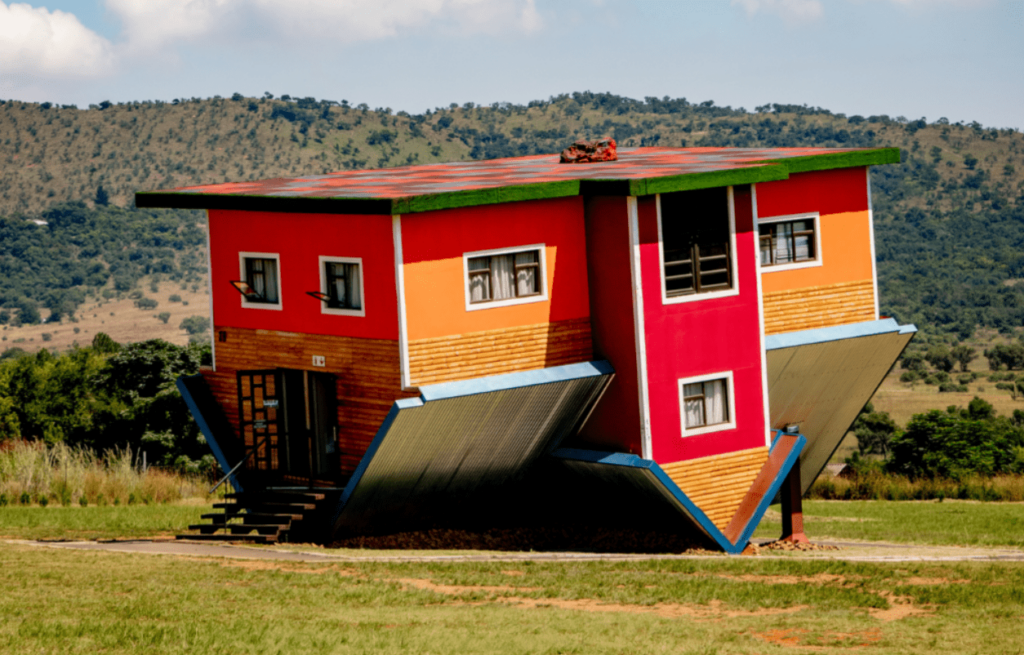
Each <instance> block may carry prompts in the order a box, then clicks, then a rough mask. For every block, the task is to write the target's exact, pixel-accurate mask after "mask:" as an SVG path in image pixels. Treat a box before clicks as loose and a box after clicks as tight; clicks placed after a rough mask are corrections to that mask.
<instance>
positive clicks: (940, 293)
mask: <svg viewBox="0 0 1024 655" xmlns="http://www.w3.org/2000/svg"><path fill="white" fill-rule="evenodd" d="M604 135H610V136H612V137H614V138H615V139H617V140H618V141H619V143H620V145H622V146H625V147H630V146H655V145H661V146H690V147H694V146H740V147H744V146H746V147H758V146H763V147H778V146H848V147H853V146H897V147H900V148H901V149H902V151H903V154H904V160H903V162H902V163H901V164H899V165H890V166H883V167H878V168H876V169H874V170H873V172H872V180H873V190H874V207H875V220H876V240H877V242H878V261H879V277H880V285H881V296H882V311H883V313H885V314H890V315H894V316H896V317H897V318H899V319H900V320H902V321H912V322H916V323H918V324H919V325H920V326H921V327H923V328H924V331H925V335H924V336H925V337H926V338H925V339H922V340H920V341H921V343H922V344H927V343H928V338H927V336H928V334H929V333H930V332H934V333H935V334H936V335H938V338H941V339H944V340H952V339H955V338H966V337H967V336H969V335H970V333H971V332H973V330H974V329H975V327H976V326H977V325H982V326H987V327H991V328H995V329H998V330H1002V331H1004V332H1010V331H1013V330H1015V329H1018V328H1019V327H1020V326H1021V325H1024V285H1021V284H1019V282H1020V280H1021V279H1024V158H1022V156H1024V135H1022V134H1021V133H1020V132H1017V131H1014V130H997V129H990V128H985V127H983V126H981V125H980V124H978V123H972V124H969V125H968V124H962V123H956V124H951V123H949V121H947V120H945V119H939V120H937V121H934V122H931V123H929V122H927V121H926V120H925V119H923V118H922V119H918V120H907V119H905V118H903V117H897V118H891V117H889V116H868V117H863V116H845V115H842V114H834V113H832V112H830V111H828V110H824V109H820V108H813V107H807V106H799V105H780V104H772V105H764V106H761V107H757V108H756V109H755V110H754V111H752V112H751V111H746V110H744V109H732V108H730V107H718V106H715V105H714V103H713V102H710V101H709V102H704V103H700V104H694V103H690V102H688V101H686V100H685V99H671V98H663V99H657V98H646V99H644V100H643V101H639V100H633V99H630V98H623V97H620V96H615V95H612V94H595V93H574V94H571V95H561V96H557V97H553V98H551V99H549V100H546V101H534V102H531V103H529V104H527V105H513V104H507V103H496V104H493V105H490V106H475V105H473V104H472V103H467V104H465V105H463V106H458V105H454V104H453V105H451V106H449V107H446V108H438V109H436V110H430V111H427V112H424V113H422V114H418V115H410V114H408V113H406V112H401V111H400V112H397V113H394V112H393V111H392V110H391V109H387V108H379V109H370V108H369V107H368V106H366V105H365V104H363V105H358V106H351V105H349V103H347V102H344V101H343V102H341V103H335V102H330V101H326V100H316V99H314V98H302V99H292V98H289V97H287V96H282V98H280V99H276V98H273V97H270V96H269V94H267V95H266V96H265V97H263V98H244V97H242V96H241V95H239V94H235V95H234V96H233V97H232V98H230V99H229V98H220V97H214V98H212V99H198V98H192V99H178V100H174V101H172V102H169V103H168V102H127V103H116V104H115V103H108V102H104V103H101V104H100V105H98V106H93V107H90V108H89V109H84V110H80V109H77V108H74V107H68V106H61V107H58V106H56V105H51V104H49V103H43V104H33V103H25V102H20V101H6V102H2V104H0V142H2V143H3V145H4V149H3V155H2V156H0V216H3V215H6V216H7V217H8V218H7V219H6V220H0V273H6V274H8V275H10V273H9V272H8V271H17V272H18V274H19V275H20V277H18V278H17V280H18V282H17V283H15V284H13V285H8V288H6V289H5V290H4V291H3V292H2V294H0V308H3V309H7V310H8V312H9V318H13V317H15V316H19V315H23V316H24V318H31V317H32V316H31V314H32V312H31V311H30V310H31V308H33V307H36V306H43V307H47V308H50V309H51V310H52V311H54V312H57V313H65V314H68V313H69V312H73V311H74V308H75V307H78V306H79V305H81V303H82V302H85V300H86V298H89V299H93V300H95V299H100V298H103V297H104V294H106V295H107V297H106V299H107V300H111V299H113V300H117V299H119V298H124V297H126V295H127V294H128V293H130V292H131V290H136V289H138V288H140V285H144V284H146V283H147V280H149V279H150V278H149V277H147V276H151V275H154V274H156V275H163V276H165V277H167V278H170V279H173V280H174V282H175V283H180V282H182V281H184V282H185V283H186V284H189V283H192V282H194V281H195V279H196V278H198V277H201V276H203V275H205V268H204V262H203V261H202V258H201V252H200V249H201V245H202V241H203V238H202V237H203V235H202V230H201V225H200V224H199V223H198V221H199V218H200V217H201V214H199V215H197V214H196V213H194V212H141V211H138V210H131V209H130V208H131V205H132V196H133V194H134V192H135V191H139V190H151V189H157V188H167V187H175V186H184V185H192V184H203V183H210V182H226V181H236V180H253V179H260V178H268V177H279V176H295V175H307V174H318V173H324V172H329V171H335V170H345V169H360V168H373V167H387V166H398V165H404V164H414V163H429V162H435V161H455V160H467V159H489V158H494V157H504V156H514V155H526V154H535V153H550V152H557V151H559V150H561V149H562V148H564V147H565V146H566V145H567V144H568V143H569V142H571V141H572V140H574V139H577V138H591V137H598V136H604ZM69 202H71V203H84V205H83V204H77V205H75V204H72V205H68V204H66V203H69ZM119 207H124V208H126V209H120V208H119ZM54 212H57V214H59V215H61V216H63V215H64V214H67V213H71V214H74V215H76V216H78V217H79V218H80V219H81V217H82V216H85V217H86V218H84V219H81V221H82V222H77V223H76V222H75V221H73V220H72V221H63V222H62V221H61V220H57V221H54V220H48V219H47V217H50V219H52V218H53V215H54ZM26 218H35V219H37V220H45V221H47V225H46V226H41V225H35V224H31V223H29V222H28V221H26V220H25V219H26ZM90 221H92V223H89V222H90ZM55 223H56V224H55ZM86 224H88V225H98V224H102V226H101V229H100V233H103V232H107V233H110V232H109V231H110V230H111V229H116V228H115V226H116V225H118V224H125V225H130V226H132V228H131V229H126V230H123V234H121V235H119V237H118V238H117V239H113V240H110V241H106V240H96V239H94V240H92V241H88V240H87V241H88V243H87V242H86V241H82V233H83V231H84V232H89V231H90V230H92V231H93V232H95V229H94V228H88V229H86V227H83V225H86ZM30 225H31V227H30ZM38 228H44V229H42V230H40V229H38ZM26 230H36V234H37V235H39V239H38V243H37V244H35V249H34V250H33V249H32V248H29V247H28V244H29V242H30V241H32V239H33V237H32V235H31V234H29V233H28V232H26ZM75 230H77V232H75ZM44 233H45V234H44ZM151 234H152V235H156V236H158V237H160V239H158V240H157V241H153V240H151V239H150V236H149V235H151ZM12 235H15V236H16V237H17V238H15V236H12ZM75 235H77V237H76V238H78V239H79V241H81V243H79V242H78V241H75V240H74V239H72V238H71V237H74V236H75ZM44 237H45V238H44ZM26 238H27V239H28V240H29V241H25V239H26ZM16 244H20V245H16ZM67 244H70V245H71V248H67ZM178 246H180V247H178ZM140 248H141V249H142V250H145V253H144V254H143V255H139V254H138V252H139V251H140ZM147 249H148V250H147ZM64 250H66V251H67V252H66V254H62V253H64ZM140 259H141V260H142V261H140ZM29 260H31V261H38V262H44V263H48V264H47V265H40V266H35V265H30V264H28V263H26V262H29ZM58 261H59V262H62V263H61V264H60V265H57V263H56V262H58ZM97 265H98V266H99V267H100V268H99V269H97V268H96V266H97ZM61 271H65V272H64V273H62V272H61ZM73 271H78V272H79V273H81V272H83V271H84V275H79V276H77V277H76V274H75V273H74V272H73ZM89 271H92V272H91V273H90V272H89ZM90 275H92V277H90ZM171 276H178V277H177V278H172V277H171ZM101 278H102V280H101ZM144 278H145V279H144ZM12 279H13V278H12ZM158 281H159V280H158ZM54 288H60V289H63V291H62V292H61V293H59V294H54V293H50V295H49V296H47V295H46V294H47V293H49V292H50V291H51V290H52V289H54ZM55 295H56V296H60V298H57V299H54V296H55ZM12 308H13V309H14V310H16V311H15V312H13V313H12V312H11V309H12ZM139 310H140V311H148V312H149V314H152V310H151V309H150V310H146V309H144V308H139ZM0 311H2V310H0ZM44 313H45V312H44ZM144 336H145V335H140V337H139V338H143V337H144Z"/></svg>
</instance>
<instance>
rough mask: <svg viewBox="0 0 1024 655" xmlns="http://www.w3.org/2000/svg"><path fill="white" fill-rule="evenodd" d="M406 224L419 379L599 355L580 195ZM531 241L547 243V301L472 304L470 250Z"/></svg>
mask: <svg viewBox="0 0 1024 655" xmlns="http://www.w3.org/2000/svg"><path fill="white" fill-rule="evenodd" d="M400 220H401V236H402V259H403V277H404V288H405V312H406V325H407V335H408V340H409V356H410V378H411V382H412V384H414V385H416V384H432V383H436V382H445V381H450V380H458V379H466V378H473V377H481V376H484V375H494V374H497V373H508V372H513V371H519V370H530V369H537V368H544V367H547V366H558V365H561V364H568V363H573V362H579V361H587V360H589V359H591V358H592V350H591V348H592V347H591V343H590V330H589V323H588V322H587V319H588V318H589V315H590V307H589V299H588V293H587V262H586V237H585V234H584V225H583V200H582V198H579V197H571V198H560V199H554V200H537V201H528V202H516V203H506V204H500V205H485V206H478V207H468V208H461V209H449V210H442V211H435V212H424V213H422V214H412V215H406V216H402V217H401V219H400ZM534 244H544V251H545V264H546V271H545V274H546V275H545V278H546V279H545V283H546V284H547V290H548V298H547V300H543V301H537V302H528V303H523V304H520V305H512V306H505V307H494V308H482V309H474V310H473V311H469V310H467V308H466V274H465V270H464V264H463V254H464V253H470V252H478V251H484V250H495V249H499V248H513V247H518V246H529V245H534ZM581 328H583V329H581ZM524 330H525V332H524ZM525 334H528V335H529V337H528V338H521V337H522V335H525Z"/></svg>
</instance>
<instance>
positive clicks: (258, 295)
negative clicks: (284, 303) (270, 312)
mask: <svg viewBox="0 0 1024 655" xmlns="http://www.w3.org/2000/svg"><path fill="white" fill-rule="evenodd" d="M280 264H281V257H280V255H278V254H277V253H265V252H240V253H238V265H239V276H240V277H241V280H236V281H232V283H231V284H232V286H234V287H235V288H236V289H238V290H239V292H241V294H242V307H248V308H252V309H281V270H280V268H281V267H280Z"/></svg>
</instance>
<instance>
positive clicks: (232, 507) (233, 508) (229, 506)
mask: <svg viewBox="0 0 1024 655" xmlns="http://www.w3.org/2000/svg"><path fill="white" fill-rule="evenodd" d="M213 509H222V510H224V511H225V513H227V512H231V513H238V512H240V511H242V510H243V509H245V505H240V504H238V503H214V504H213Z"/></svg>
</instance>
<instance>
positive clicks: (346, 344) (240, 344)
mask: <svg viewBox="0 0 1024 655" xmlns="http://www.w3.org/2000/svg"><path fill="white" fill-rule="evenodd" d="M220 332H224V333H225V336H226V339H225V340H224V341H220V340H218V341H217V343H216V344H215V345H216V355H217V371H216V372H213V371H211V370H204V371H203V377H205V378H206V380H207V382H208V383H209V385H210V389H211V390H212V392H213V395H214V397H215V398H216V399H217V401H218V402H219V403H220V405H221V407H222V408H223V409H224V413H225V414H226V415H227V417H228V420H230V421H231V424H232V427H233V428H234V429H235V432H236V435H237V432H238V388H237V381H236V377H235V375H236V373H237V372H238V371H244V370H258V369H274V368H290V369H298V370H309V371H318V372H322V373H333V374H334V375H335V376H336V380H337V398H338V448H339V450H340V451H341V472H342V474H349V473H351V472H352V471H354V470H355V467H356V466H357V465H358V464H359V460H360V459H361V458H362V456H363V453H365V452H366V449H367V447H369V445H370V441H372V440H373V437H374V436H375V435H376V434H377V430H378V428H380V425H381V423H383V421H384V417H386V416H387V413H388V411H389V410H390V409H391V405H392V404H393V403H394V401H395V400H397V399H398V398H408V397H412V396H416V395H417V394H416V393H415V392H409V391H402V383H401V372H400V368H399V367H400V363H399V354H398V342H397V341H390V340H386V339H356V338H352V337H336V336H325V335H316V334H299V333H295V332H275V331H271V330H251V329H243V328H231V327H224V326H216V327H215V328H214V333H215V334H218V333H220ZM314 355H317V356H323V357H324V358H325V366H323V367H315V366H313V356H314ZM236 438H237V436H236Z"/></svg>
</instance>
